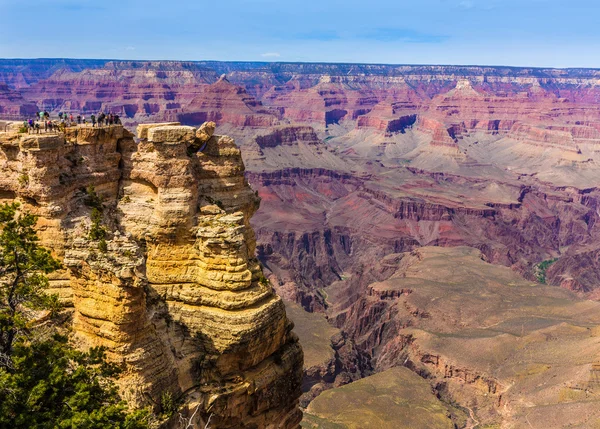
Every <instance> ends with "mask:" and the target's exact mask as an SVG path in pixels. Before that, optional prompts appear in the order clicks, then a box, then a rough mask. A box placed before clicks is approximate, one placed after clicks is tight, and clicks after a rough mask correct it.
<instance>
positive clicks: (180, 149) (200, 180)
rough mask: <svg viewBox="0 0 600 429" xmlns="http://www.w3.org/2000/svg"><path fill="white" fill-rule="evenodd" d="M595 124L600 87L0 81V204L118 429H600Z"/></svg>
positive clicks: (39, 76)
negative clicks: (135, 416) (32, 243)
mask: <svg viewBox="0 0 600 429" xmlns="http://www.w3.org/2000/svg"><path fill="white" fill-rule="evenodd" d="M599 102H600V70H595V69H542V68H516V67H478V66H400V65H398V66H396V65H366V64H363V65H361V64H324V63H314V64H311V63H252V62H176V61H154V62H150V61H148V62H144V61H107V60H66V59H65V60H63V59H56V60H0V173H1V174H0V203H5V202H13V201H18V202H19V203H20V204H21V205H22V207H24V208H26V209H27V210H29V211H31V212H32V213H34V214H35V215H37V216H39V218H38V222H37V225H36V228H37V232H38V235H39V237H40V243H41V244H42V245H43V246H44V247H46V248H48V249H50V250H51V251H52V254H53V255H54V256H55V257H56V258H57V259H59V260H60V262H61V263H62V267H61V269H60V270H58V271H56V272H54V273H52V274H50V280H49V281H50V283H49V286H50V287H49V291H50V292H52V293H57V294H58V295H59V297H60V299H61V302H62V303H63V304H64V305H65V306H66V308H67V310H66V311H68V312H70V314H72V323H71V324H72V331H73V338H74V341H75V344H76V345H77V347H80V348H82V349H86V348H89V347H90V346H105V347H107V351H108V352H107V353H108V355H107V356H108V358H109V359H110V360H112V361H115V362H120V363H122V364H124V365H125V368H126V369H125V371H124V372H123V373H122V375H121V376H120V377H119V378H118V381H117V385H118V387H119V391H120V392H121V395H122V396H123V398H124V399H125V400H126V401H127V402H128V404H129V405H130V406H131V407H132V408H136V407H137V408H142V407H148V406H149V407H154V408H156V407H157V405H156V404H159V403H160V401H161V396H162V395H163V394H164V392H167V391H168V392H170V393H169V394H170V395H172V396H173V397H175V398H177V401H178V407H179V408H178V412H181V413H182V415H185V416H186V417H188V418H190V417H194V418H196V420H195V422H196V423H195V424H196V425H197V426H195V427H204V426H203V425H207V424H210V426H209V427H214V428H282V429H288V428H289V429H292V428H293V429H297V428H298V427H300V425H301V426H302V427H303V428H314V429H316V428H335V429H338V428H448V429H452V428H469V429H474V428H527V427H534V428H542V427H543V428H566V427H569V428H581V429H583V428H594V427H598V425H600V407H599V405H600V396H599V393H600V328H599V326H600V302H599V300H600V104H599ZM40 112H48V118H46V117H45V116H44V117H43V119H40V116H39V114H40ZM59 113H60V117H59ZM101 114H104V115H109V116H110V117H111V118H112V119H111V122H110V123H109V122H108V120H107V121H106V122H105V121H104V120H103V121H102V123H101V124H98V123H97V119H98V118H99V117H100V115H101ZM92 115H94V118H93V122H92ZM78 116H79V117H82V116H83V117H84V118H85V119H84V120H77V117H78ZM71 117H73V118H75V119H72V118H71ZM30 120H31V121H32V122H31V123H29V122H28V121H30ZM36 124H37V125H38V126H37V127H36ZM49 124H51V128H49V127H48V125H49ZM90 200H93V201H98V200H99V201H101V203H99V205H98V204H96V206H95V205H94V204H95V203H94V204H91V205H90V203H89V201H90ZM86 202H87V203H86ZM94 209H96V212H95V213H96V214H95V215H94V214H93V210H94ZM98 213H99V214H98ZM98 225H101V227H102V231H104V233H103V234H102V238H101V239H98V240H94V239H91V238H90V236H91V235H90V230H93V229H94V228H97V227H98ZM416 409H418V410H419V412H415V410H416ZM195 412H196V414H194V413H195ZM176 417H177V414H174V417H173V419H171V420H170V421H167V420H168V419H167V420H165V421H164V422H162V423H161V424H163V425H164V426H163V427H165V428H171V427H172V428H175V427H178V426H177V423H178V421H177V419H176Z"/></svg>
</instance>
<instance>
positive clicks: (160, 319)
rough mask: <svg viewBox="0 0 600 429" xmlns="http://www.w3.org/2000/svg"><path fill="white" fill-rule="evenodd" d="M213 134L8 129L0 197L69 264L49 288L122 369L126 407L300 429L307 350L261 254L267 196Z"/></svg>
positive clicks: (79, 329)
mask: <svg viewBox="0 0 600 429" xmlns="http://www.w3.org/2000/svg"><path fill="white" fill-rule="evenodd" d="M208 128H210V127H204V128H203V129H202V133H200V134H201V137H206V136H208V139H206V138H205V139H204V142H203V143H202V142H198V141H197V137H196V136H197V130H196V129H194V128H192V127H186V126H179V125H176V124H170V125H164V124H154V125H144V126H140V127H139V129H138V136H137V137H138V138H139V140H138V141H136V139H135V138H134V137H135V136H133V135H132V134H131V133H129V132H127V131H126V130H124V129H123V128H122V127H121V126H110V127H100V128H91V127H74V128H67V130H66V132H65V133H64V134H41V135H19V134H15V133H0V160H1V164H0V168H1V171H2V175H1V176H2V179H0V197H1V198H2V201H8V200H17V201H20V202H22V203H23V204H24V206H25V207H27V208H28V209H30V210H32V211H34V212H35V213H36V214H38V215H39V216H40V220H39V224H38V229H39V231H40V236H41V239H42V243H43V244H44V245H46V246H48V247H50V248H51V249H52V250H53V252H54V253H55V254H56V255H57V256H58V257H60V258H61V259H62V260H63V261H64V266H65V268H66V269H65V270H63V271H61V272H59V273H58V274H57V275H55V276H54V277H53V278H52V279H51V288H52V289H53V290H54V291H58V292H60V294H61V296H62V297H63V299H64V300H65V302H68V303H71V304H72V305H73V309H74V318H73V328H74V332H75V337H76V339H77V341H78V343H79V344H80V346H81V347H87V346H98V345H102V346H106V347H107V348H108V350H109V356H110V357H111V359H113V360H115V361H118V362H123V363H124V364H125V365H126V371H125V373H124V375H123V377H122V378H121V379H120V380H119V383H120V386H121V387H122V392H123V394H124V396H125V397H126V398H127V399H128V400H129V401H130V403H131V404H134V405H139V406H141V405H147V404H150V405H153V406H156V407H158V408H160V401H161V396H162V395H163V394H164V393H165V392H170V393H171V394H172V395H173V396H174V397H176V398H178V399H179V400H181V403H182V404H184V405H183V408H184V410H183V413H184V414H185V413H186V411H185V410H188V411H187V412H188V413H189V415H192V414H193V413H194V411H198V412H197V413H196V414H195V415H196V417H197V419H198V420H197V422H196V424H197V425H200V422H201V421H202V420H203V421H206V420H207V419H208V418H209V416H211V417H210V418H211V425H214V426H215V427H219V428H250V427H261V428H296V427H298V423H299V421H300V418H301V413H300V411H299V409H298V408H297V404H298V398H299V396H300V393H301V390H300V388H301V378H302V351H301V349H300V346H299V344H298V340H297V337H296V336H295V334H294V333H293V332H292V331H291V330H292V326H293V325H292V324H291V322H290V321H289V320H288V319H287V317H286V313H285V308H284V305H283V303H282V301H281V299H280V298H279V297H278V296H277V295H276V294H275V293H274V291H273V289H272V287H271V286H270V284H269V282H268V281H267V280H266V279H265V277H264V275H263V274H262V269H261V266H260V263H259V262H258V260H257V259H256V257H255V246H256V244H255V238H254V232H253V231H252V228H251V227H250V224H249V221H250V217H251V216H252V215H253V214H254V212H255V211H256V209H257V208H258V202H259V200H258V198H257V197H256V195H255V194H254V192H252V190H251V189H250V187H249V186H248V184H247V182H246V180H245V178H244V175H243V172H244V165H243V163H242V159H241V155H240V150H239V149H238V148H237V147H236V145H235V143H234V142H233V140H232V139H231V138H229V137H226V136H216V135H209V134H211V132H210V130H209V129H208ZM205 135H206V136H205ZM202 146H204V147H203V150H202V152H196V151H197V150H198V147H202ZM92 232H94V233H92ZM202 427H203V425H202Z"/></svg>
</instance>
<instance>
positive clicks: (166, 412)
mask: <svg viewBox="0 0 600 429" xmlns="http://www.w3.org/2000/svg"><path fill="white" fill-rule="evenodd" d="M177 408H178V407H177V402H176V401H175V398H173V394H172V393H171V392H169V391H166V392H163V393H162V395H161V396H160V410H161V414H162V417H163V418H166V419H168V418H169V417H171V416H172V415H173V414H175V412H176V411H177Z"/></svg>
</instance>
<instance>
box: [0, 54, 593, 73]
mask: <svg viewBox="0 0 600 429" xmlns="http://www.w3.org/2000/svg"><path fill="white" fill-rule="evenodd" d="M65 60H66V61H104V62H139V63H161V62H163V63H167V62H170V63H196V64H201V63H226V64H227V63H228V64H243V63H249V64H265V65H267V64H306V65H339V66H386V67H460V68H475V67H488V68H505V69H534V70H594V71H600V66H598V67H576V66H573V67H555V66H516V65H491V64H443V63H421V64H419V63H412V64H411V63H369V62H365V63H360V62H345V61H264V60H262V61H260V60H256V61H254V60H206V59H205V60H173V59H123V58H120V59H119V58H73V57H47V58H45V57H35V58H34V57H31V58H26V57H25V58H24V57H1V58H0V62H4V61H65Z"/></svg>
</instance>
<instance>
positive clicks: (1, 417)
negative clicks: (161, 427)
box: [0, 203, 149, 429]
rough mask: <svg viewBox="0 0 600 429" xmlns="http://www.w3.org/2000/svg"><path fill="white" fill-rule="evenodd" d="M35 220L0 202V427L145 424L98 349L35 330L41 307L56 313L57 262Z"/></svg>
mask: <svg viewBox="0 0 600 429" xmlns="http://www.w3.org/2000/svg"><path fill="white" fill-rule="evenodd" d="M36 220H37V219H36V217H35V216H33V215H31V214H30V213H26V212H22V211H20V207H19V205H18V204H14V203H13V204H2V205H0V428H6V427H11V428H16V429H20V428H23V429H24V428H40V429H45V428H48V429H59V428H61V429H62V428H65V429H66V428H83V429H102V428H120V429H145V428H147V427H148V417H149V414H148V412H147V411H144V410H143V411H136V412H128V410H127V406H126V404H125V403H124V402H123V401H121V398H120V397H119V394H118V392H117V389H116V387H115V384H114V382H113V381H112V378H111V377H114V376H115V375H116V374H117V373H118V372H119V368H118V367H117V366H116V365H114V364H111V363H108V362H107V361H106V359H105V355H104V350H103V349H101V348H94V349H91V350H90V351H88V352H81V351H78V350H75V349H74V348H73V347H72V346H70V345H69V343H68V338H67V337H65V336H62V335H59V334H58V333H57V332H54V333H52V332H50V335H48V334H49V333H48V330H47V329H46V330H44V331H43V333H44V335H40V331H39V328H38V326H36V325H39V316H41V315H42V314H43V313H41V311H42V310H44V311H50V312H56V311H57V310H58V300H57V298H56V297H53V296H49V295H47V294H46V293H45V291H44V289H45V288H46V287H47V286H48V278H47V277H46V274H48V273H50V272H52V271H55V270H56V269H58V268H59V267H60V264H59V262H58V261H56V260H55V259H54V258H52V256H51V255H50V252H49V251H48V250H46V249H44V248H42V247H40V246H39V245H38V238H37V235H36V232H35V229H34V226H35V224H36ZM36 317H37V319H36Z"/></svg>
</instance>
